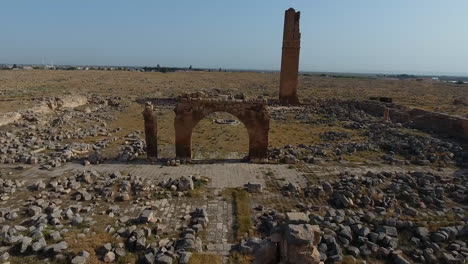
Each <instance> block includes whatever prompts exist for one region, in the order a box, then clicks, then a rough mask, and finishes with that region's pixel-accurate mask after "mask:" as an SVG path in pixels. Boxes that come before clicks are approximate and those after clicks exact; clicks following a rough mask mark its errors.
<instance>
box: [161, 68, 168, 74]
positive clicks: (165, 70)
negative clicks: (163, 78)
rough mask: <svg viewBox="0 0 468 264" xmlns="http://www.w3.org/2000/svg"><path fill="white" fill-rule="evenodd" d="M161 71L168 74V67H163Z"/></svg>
mask: <svg viewBox="0 0 468 264" xmlns="http://www.w3.org/2000/svg"><path fill="white" fill-rule="evenodd" d="M159 71H160V72H162V73H166V72H167V68H166V67H162V68H161V69H160V70H159Z"/></svg>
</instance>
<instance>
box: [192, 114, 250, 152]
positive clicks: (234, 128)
mask: <svg viewBox="0 0 468 264" xmlns="http://www.w3.org/2000/svg"><path fill="white" fill-rule="evenodd" d="M248 152H249V134H248V131H247V128H246V127H245V125H244V124H243V123H242V122H241V121H240V120H239V119H238V118H237V117H235V116H234V115H232V114H229V113H226V112H214V113H211V114H209V115H207V116H206V117H204V118H203V119H202V120H200V121H199V122H198V123H197V124H196V125H195V127H194V128H193V132H192V159H193V160H242V159H244V158H246V157H247V156H248Z"/></svg>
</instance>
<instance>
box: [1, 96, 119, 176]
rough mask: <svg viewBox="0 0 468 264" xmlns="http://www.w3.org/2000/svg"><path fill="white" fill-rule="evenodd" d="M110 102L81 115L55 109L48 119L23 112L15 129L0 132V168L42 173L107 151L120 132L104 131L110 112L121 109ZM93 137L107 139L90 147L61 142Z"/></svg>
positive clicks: (86, 110) (41, 115)
mask: <svg viewBox="0 0 468 264" xmlns="http://www.w3.org/2000/svg"><path fill="white" fill-rule="evenodd" d="M44 100H45V99H41V101H44ZM109 100H110V101H112V103H109V104H107V103H106V105H97V106H92V108H94V110H95V111H92V110H90V107H87V108H86V109H85V110H84V111H81V110H77V109H72V108H63V109H62V108H57V110H56V111H52V112H51V113H50V114H49V115H44V114H42V112H41V111H29V112H26V113H25V114H24V115H23V119H22V120H19V121H17V122H16V123H15V127H11V128H10V129H9V130H8V131H2V132H0V164H1V163H17V162H20V163H28V164H38V163H40V164H43V165H44V166H43V168H44V169H50V168H53V167H57V166H60V164H62V163H64V162H66V161H69V160H71V159H77V158H79V157H81V156H82V155H83V154H86V153H87V152H90V151H95V150H100V149H103V148H106V147H107V146H108V144H109V142H111V141H115V140H116V138H112V135H113V134H114V133H116V132H118V131H120V128H117V129H113V130H109V129H108V128H107V127H106V126H107V123H106V122H107V121H109V120H113V119H114V117H112V115H111V114H110V113H109V112H111V111H115V110H116V108H117V107H120V108H121V106H120V103H118V102H117V101H116V100H114V99H109ZM49 101H50V100H49ZM90 101H91V102H94V101H96V102H99V100H90ZM104 101H106V102H107V101H108V100H104ZM51 102H56V100H55V99H54V100H52V101H51ZM54 104H55V103H54ZM72 105H73V104H72ZM120 108H119V109H120ZM54 109H55V108H54ZM97 109H99V111H96V110H97ZM96 136H103V137H108V138H105V139H101V140H99V141H98V142H95V143H92V144H91V143H90V144H86V143H78V142H72V143H69V142H67V143H64V142H63V141H65V140H66V141H70V140H75V139H85V138H87V137H96Z"/></svg>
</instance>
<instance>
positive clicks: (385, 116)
mask: <svg viewBox="0 0 468 264" xmlns="http://www.w3.org/2000/svg"><path fill="white" fill-rule="evenodd" d="M383 120H384V121H385V122H390V121H391V120H390V109H389V108H388V107H385V108H384V112H383Z"/></svg>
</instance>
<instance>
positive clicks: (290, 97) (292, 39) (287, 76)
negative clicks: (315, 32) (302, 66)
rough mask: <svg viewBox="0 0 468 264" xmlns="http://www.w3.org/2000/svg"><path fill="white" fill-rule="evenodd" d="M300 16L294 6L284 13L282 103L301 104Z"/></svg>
mask: <svg viewBox="0 0 468 264" xmlns="http://www.w3.org/2000/svg"><path fill="white" fill-rule="evenodd" d="M299 18H300V12H296V11H295V10H294V9H293V8H289V9H288V10H286V12H285V15H284V32H283V53H282V57H281V73H280V91H279V99H280V101H281V103H282V104H292V105H295V104H299V99H298V98H297V78H298V76H297V74H298V72H299V50H300V47H301V33H300V32H299Z"/></svg>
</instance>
